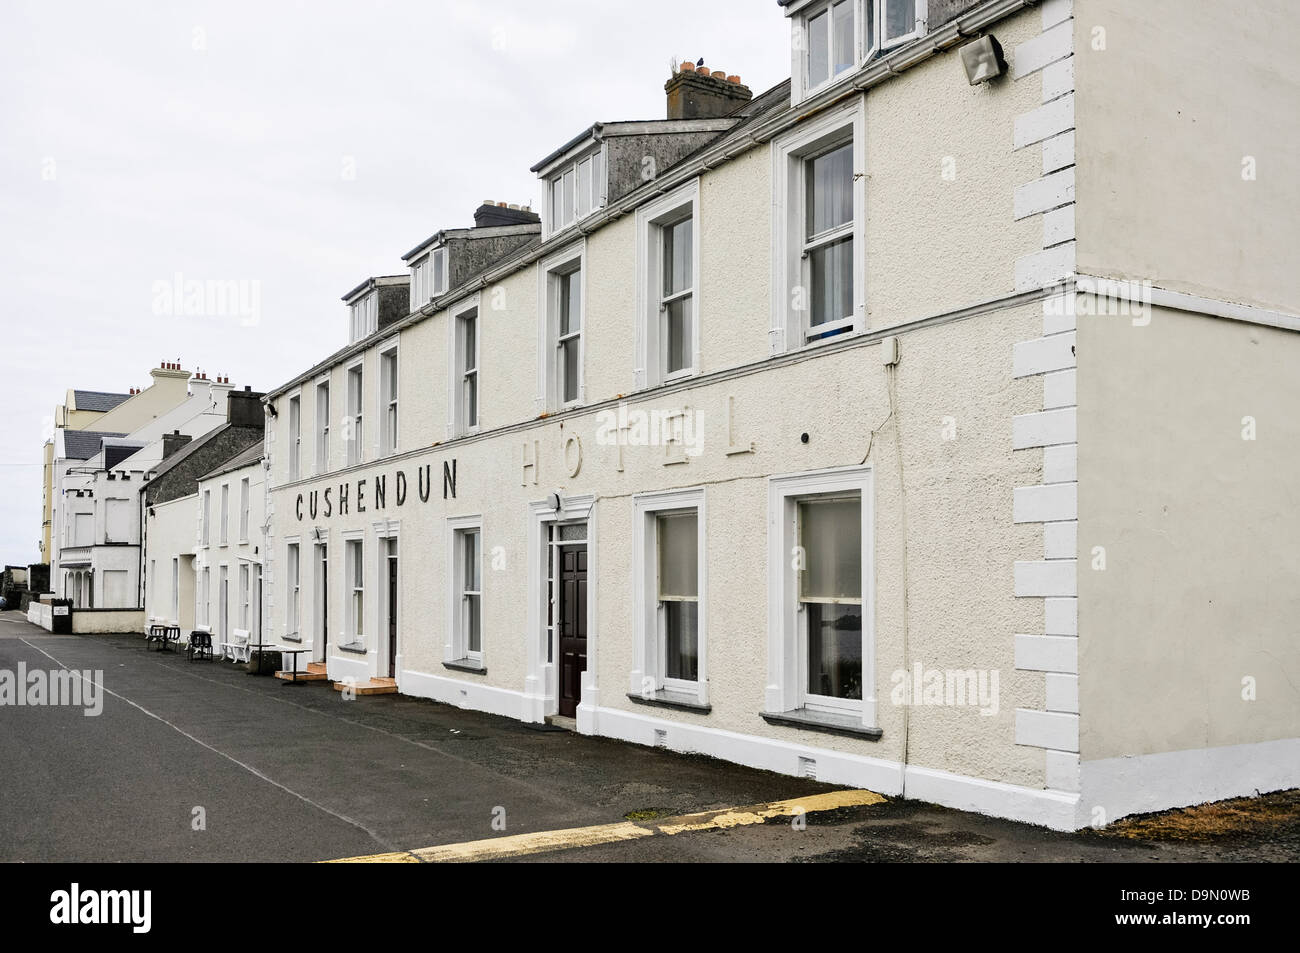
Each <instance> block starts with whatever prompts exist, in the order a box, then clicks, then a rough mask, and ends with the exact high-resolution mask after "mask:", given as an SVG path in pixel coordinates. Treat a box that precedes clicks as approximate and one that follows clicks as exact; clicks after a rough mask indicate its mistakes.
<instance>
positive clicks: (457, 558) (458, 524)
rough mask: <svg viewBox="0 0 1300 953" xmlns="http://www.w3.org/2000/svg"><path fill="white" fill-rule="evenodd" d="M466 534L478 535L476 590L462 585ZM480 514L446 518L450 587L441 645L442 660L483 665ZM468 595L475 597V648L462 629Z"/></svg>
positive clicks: (484, 632) (483, 635) (483, 631)
mask: <svg viewBox="0 0 1300 953" xmlns="http://www.w3.org/2000/svg"><path fill="white" fill-rule="evenodd" d="M469 534H477V536H478V582H479V588H478V591H477V592H474V591H473V590H469V589H466V588H465V582H466V580H465V569H466V558H465V556H466V554H465V548H464V541H465V539H466V538H467V536H468V535H469ZM483 538H484V537H483V517H482V515H481V514H474V515H471V516H455V517H448V518H447V563H446V565H447V569H448V572H447V580H448V582H449V583H450V589H449V591H448V594H447V640H446V644H445V645H444V648H443V660H444V661H445V662H449V663H451V664H454V665H458V666H462V667H463V666H469V667H473V668H484V667H485V664H484V657H485V654H486V634H487V632H486V626H485V625H484V618H483V607H484V598H483V596H484V592H485V586H484V583H485V581H486V577H485V576H484V574H483V553H484V543H483ZM470 596H473V597H474V598H477V599H478V642H479V646H478V649H476V650H475V649H471V648H470V646H469V636H468V633H467V632H466V631H465V622H466V612H465V602H466V599H467V598H469V597H470Z"/></svg>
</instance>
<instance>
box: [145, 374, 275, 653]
mask: <svg viewBox="0 0 1300 953" xmlns="http://www.w3.org/2000/svg"><path fill="white" fill-rule="evenodd" d="M262 396H263V395H262V394H261V393H256V392H254V391H252V390H251V389H249V388H247V387H246V388H244V389H243V390H231V391H229V392H228V393H227V394H226V400H227V411H226V420H225V422H224V423H223V424H222V425H221V426H219V427H217V428H215V429H213V430H210V431H208V432H207V433H206V434H204V435H203V436H201V437H199V438H198V439H195V440H191V439H189V438H188V437H186V436H185V435H183V434H180V433H173V434H171V435H169V436H168V437H167V438H164V439H165V440H170V441H171V442H172V443H171V444H170V445H168V446H167V447H166V448H165V452H164V457H163V459H162V461H161V462H160V463H159V464H158V465H157V466H156V467H154V468H153V469H152V470H151V471H150V472H149V474H148V478H147V480H146V481H145V483H144V485H143V486H142V487H141V488H140V494H141V497H142V509H143V512H144V534H145V560H146V563H145V571H144V575H143V580H144V582H143V588H144V591H143V596H142V599H141V605H143V606H144V609H145V614H146V615H147V617H148V621H149V623H162V624H166V625H173V626H178V627H179V628H180V630H181V637H182V639H188V637H189V634H190V633H191V632H193V631H195V630H199V631H204V632H213V633H215V634H214V640H213V641H214V643H215V642H216V641H217V638H216V635H217V634H222V635H225V636H229V635H230V634H231V633H230V629H231V628H232V627H231V626H230V625H229V622H230V620H231V619H235V620H237V621H239V622H241V623H242V624H241V625H240V626H239V628H241V629H243V630H245V631H247V630H249V629H250V628H251V629H252V630H253V631H260V627H259V613H258V606H259V604H260V591H261V587H260V579H261V570H260V562H261V550H262V548H263V546H264V543H263V533H264V529H265V527H264V523H265V511H266V510H265V503H264V498H263V494H262V484H263V479H262V466H261V459H262V444H263V435H264V422H265V414H264V412H263V407H262ZM223 569H224V570H225V572H226V575H227V577H228V578H227V579H226V580H224V581H225V582H226V585H220V583H221V582H222V581H223V580H222V579H221V573H222V570H223ZM231 579H233V580H235V583H236V584H237V585H238V586H239V588H238V590H232V588H231V586H230V580H231ZM214 586H218V587H219V588H218V589H217V590H216V591H215V592H214ZM236 593H237V594H238V595H240V596H241V598H242V601H241V602H240V603H239V605H238V606H237V607H236V608H235V609H234V611H233V613H232V609H231V604H230V599H231V598H232V597H233V595H234V594H236ZM220 596H224V597H225V598H224V599H222V598H219V597H220ZM213 620H216V621H217V624H216V625H214V624H213ZM223 623H226V624H227V627H226V629H225V630H224V631H223V630H222V629H221V624H223Z"/></svg>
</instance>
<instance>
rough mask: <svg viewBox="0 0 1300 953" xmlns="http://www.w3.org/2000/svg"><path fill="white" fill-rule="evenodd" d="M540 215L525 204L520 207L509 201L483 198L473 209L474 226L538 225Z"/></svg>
mask: <svg viewBox="0 0 1300 953" xmlns="http://www.w3.org/2000/svg"><path fill="white" fill-rule="evenodd" d="M541 221H542V217H541V216H540V215H538V214H537V213H536V212H534V211H533V210H532V209H531V208H529V207H528V206H527V205H525V206H523V207H522V208H521V207H519V206H518V205H511V204H510V203H509V202H494V201H492V200H491V199H484V200H483V204H482V205H480V206H479V207H478V208H477V209H475V211H474V227H475V228H491V227H493V226H495V225H539V224H541Z"/></svg>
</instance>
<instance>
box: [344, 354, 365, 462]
mask: <svg viewBox="0 0 1300 953" xmlns="http://www.w3.org/2000/svg"><path fill="white" fill-rule="evenodd" d="M344 374H345V375H346V377H345V380H346V381H347V388H346V391H347V392H346V394H345V398H346V401H347V403H346V405H345V407H346V409H347V416H346V419H347V420H349V421H351V423H350V425H349V426H350V428H351V430H352V433H351V436H350V437H349V439H348V440H347V466H350V467H354V466H358V465H359V464H362V463H365V462H366V446H365V435H366V431H365V422H366V362H365V357H364V356H363V357H362V358H361V359H360V360H356V361H353V362H352V363H351V364H349V365H347V367H346V369H345V370H344ZM353 395H355V396H356V400H355V401H354V400H353ZM354 405H355V406H356V412H355V413H354V412H353V409H352V408H353V406H354Z"/></svg>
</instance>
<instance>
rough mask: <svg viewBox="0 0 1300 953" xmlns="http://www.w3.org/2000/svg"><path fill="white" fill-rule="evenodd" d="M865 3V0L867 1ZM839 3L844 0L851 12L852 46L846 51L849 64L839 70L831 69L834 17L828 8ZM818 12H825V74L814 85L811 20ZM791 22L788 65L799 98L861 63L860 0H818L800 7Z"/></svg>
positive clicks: (861, 9) (851, 71)
mask: <svg viewBox="0 0 1300 953" xmlns="http://www.w3.org/2000/svg"><path fill="white" fill-rule="evenodd" d="M868 2H869V0H868ZM839 3H848V4H849V11H850V13H851V15H852V18H853V22H852V23H851V24H850V26H849V32H850V33H851V35H852V43H853V49H852V50H851V52H850V64H851V65H849V66H848V67H847V68H845V69H843V70H841V71H840V72H838V73H836V72H834V69H835V65H834V63H833V62H832V57H834V55H835V53H834V50H835V34H834V26H835V23H834V21H835V18H834V15H833V14H832V13H831V8H832V7H834V6H836V5H837V4H839ZM822 14H826V15H827V20H826V31H827V39H826V69H827V77H826V79H824V80H822V81H821V82H819V83H817V84H816V85H814V84H813V82H812V75H811V71H812V21H813V20H815V19H817V17H819V16H821V15H822ZM795 16H796V18H797V19H796V21H795V24H794V42H793V46H794V51H795V56H794V59H795V61H796V62H795V63H794V64H792V66H793V69H794V72H793V73H792V74H791V75H792V76H797V77H798V78H799V80H798V87H799V90H798V91H799V98H800V99H804V98H807V97H808V96H812V95H814V94H816V93H820V92H821V91H822V90H824V89H829V88H830V87H832V86H834V85H835V84H836V83H837V82H839V81H840V80H841V79H843V78H845V77H848V76H851V75H852V74H853V73H854V72H855V71H856V69H857V67H858V65H859V64H861V63H862V62H863V60H864V59H865V58H866V56H865V52H866V51H865V46H864V40H863V37H862V31H863V24H864V13H863V0H821V2H819V3H814V4H809V5H808V6H807V7H806V8H805V9H802V10H800V11H799V12H798V13H797V14H796V15H795Z"/></svg>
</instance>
